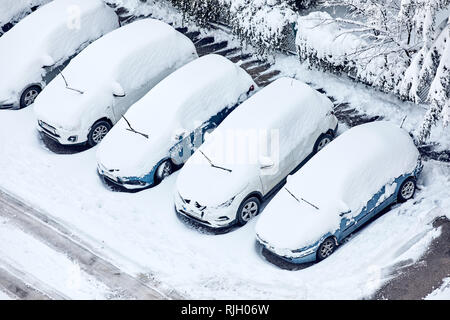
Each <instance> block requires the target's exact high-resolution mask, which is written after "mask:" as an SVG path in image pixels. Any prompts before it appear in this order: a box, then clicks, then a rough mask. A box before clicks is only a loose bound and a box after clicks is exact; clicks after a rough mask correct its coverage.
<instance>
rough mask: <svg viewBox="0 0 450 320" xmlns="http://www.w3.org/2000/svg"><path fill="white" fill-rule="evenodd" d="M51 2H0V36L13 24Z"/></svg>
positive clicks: (5, 0) (20, 0) (3, 0)
mask: <svg viewBox="0 0 450 320" xmlns="http://www.w3.org/2000/svg"><path fill="white" fill-rule="evenodd" d="M50 1H51V0H2V1H1V2H0V35H1V34H2V33H4V32H7V31H8V30H10V29H11V28H12V27H13V26H14V24H16V23H17V22H19V21H20V20H21V19H23V18H24V17H25V16H27V15H28V14H30V13H31V12H33V11H35V10H36V9H37V8H39V6H42V5H44V4H46V3H48V2H50Z"/></svg>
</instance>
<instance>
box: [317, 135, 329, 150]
mask: <svg viewBox="0 0 450 320" xmlns="http://www.w3.org/2000/svg"><path fill="white" fill-rule="evenodd" d="M330 141H331V140H330V139H329V138H324V139H322V140H320V142H319V145H318V146H317V151H320V150H322V149H323V148H324V147H325V146H326V145H327V144H329V143H330Z"/></svg>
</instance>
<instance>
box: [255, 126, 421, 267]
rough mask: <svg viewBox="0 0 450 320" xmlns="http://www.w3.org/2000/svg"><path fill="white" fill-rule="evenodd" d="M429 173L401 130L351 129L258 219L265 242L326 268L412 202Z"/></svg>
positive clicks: (294, 258) (287, 254)
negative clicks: (387, 214)
mask: <svg viewBox="0 0 450 320" xmlns="http://www.w3.org/2000/svg"><path fill="white" fill-rule="evenodd" d="M421 171H422V163H421V160H420V154H419V151H418V150H417V148H416V146H415V145H414V142H413V140H412V139H411V137H410V136H409V135H408V132H406V131H405V130H403V129H401V128H399V126H398V125H397V124H394V123H390V122H387V121H376V122H372V123H367V124H363V125H360V126H356V127H354V128H351V129H349V130H348V131H346V132H344V133H343V134H342V135H340V136H339V137H337V138H336V139H335V140H334V141H333V142H332V143H330V144H329V145H328V146H327V147H326V148H325V149H323V150H322V151H321V152H319V154H317V155H316V156H314V157H313V158H312V159H311V160H310V161H309V162H308V163H307V164H306V165H305V166H303V167H302V168H301V169H300V170H299V171H298V172H297V173H295V174H294V175H292V176H290V177H288V180H287V183H286V185H285V187H284V188H283V189H282V190H280V192H278V193H277V194H276V195H275V197H274V198H273V199H272V201H271V202H270V203H269V204H268V205H267V207H266V208H265V209H264V212H263V213H262V214H261V216H260V217H259V219H258V222H257V224H256V237H257V240H258V241H259V242H260V243H261V244H262V245H263V246H264V247H265V248H266V249H268V250H269V251H271V252H273V253H274V254H276V255H278V256H280V257H281V258H282V259H284V260H287V261H290V262H293V263H305V262H313V261H316V260H319V261H320V260H323V259H325V258H327V257H328V256H329V255H331V254H332V253H333V252H334V250H335V249H336V247H337V246H338V244H340V243H342V241H343V240H344V239H345V238H346V237H347V236H348V235H350V234H351V233H353V232H355V231H356V230H357V229H359V228H360V227H362V226H363V225H364V224H365V223H367V222H368V221H370V220H371V219H372V218H373V217H374V216H375V215H377V214H378V213H379V212H381V211H382V210H383V209H385V208H387V207H388V206H389V205H391V204H393V203H396V202H405V201H407V200H409V199H411V198H412V197H413V196H414V192H415V190H416V180H417V178H418V176H419V174H420V172H421ZM391 232H392V230H391V229H389V230H387V233H386V236H389V233H391Z"/></svg>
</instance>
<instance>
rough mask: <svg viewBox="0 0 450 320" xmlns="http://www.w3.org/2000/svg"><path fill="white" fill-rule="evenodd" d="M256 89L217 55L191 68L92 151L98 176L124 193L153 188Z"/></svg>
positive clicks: (168, 80)
mask: <svg viewBox="0 0 450 320" xmlns="http://www.w3.org/2000/svg"><path fill="white" fill-rule="evenodd" d="M255 89H256V84H255V83H254V82H253V80H252V78H251V77H250V75H249V74H247V73H246V72H245V71H244V70H243V69H242V68H240V67H239V66H237V65H236V64H234V63H233V62H231V61H230V60H228V59H226V58H224V57H222V56H220V55H216V54H210V55H206V56H203V57H201V58H199V59H197V60H194V61H192V62H190V63H189V64H187V65H185V66H183V67H182V68H180V69H178V70H177V71H175V72H174V73H172V74H171V75H169V76H168V77H167V78H165V79H164V80H163V81H161V82H160V83H159V84H158V85H156V86H155V87H154V88H153V89H152V90H150V92H149V93H148V94H147V95H145V96H144V97H143V98H142V99H141V100H139V101H138V102H136V103H135V104H134V105H133V106H132V107H131V108H130V109H129V110H128V111H127V113H126V114H125V115H124V117H123V119H122V120H120V121H119V122H118V123H117V125H116V126H114V128H113V129H112V130H111V131H110V132H109V133H108V135H107V136H106V137H105V139H104V140H103V141H102V143H101V144H100V145H99V148H98V151H97V162H98V173H99V174H100V176H101V177H103V179H104V181H105V182H107V183H108V182H109V184H111V183H112V184H114V185H118V186H120V187H124V188H126V189H142V188H146V187H150V186H153V185H155V184H158V183H159V182H161V180H163V179H164V178H165V177H167V176H168V175H169V174H171V173H172V171H174V169H176V168H178V167H180V166H181V165H182V164H183V163H184V162H185V161H186V160H187V159H188V158H189V157H190V156H191V154H192V153H193V151H194V149H195V148H197V147H198V146H200V145H201V144H202V142H203V138H204V134H205V132H210V131H212V130H213V129H214V128H215V127H217V126H218V125H219V124H220V123H221V122H222V120H223V119H225V117H227V116H228V115H229V114H230V112H232V111H233V110H234V109H235V108H236V106H237V105H238V104H239V103H240V102H242V101H243V100H245V99H247V98H248V97H249V96H250V95H251V94H252V92H253V91H254V90H255Z"/></svg>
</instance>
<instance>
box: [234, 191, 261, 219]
mask: <svg viewBox="0 0 450 320" xmlns="http://www.w3.org/2000/svg"><path fill="white" fill-rule="evenodd" d="M260 206H261V202H260V201H259V199H258V198H256V197H250V198H248V199H245V200H244V201H242V203H241V205H240V206H239V209H238V212H237V221H238V223H239V224H240V225H241V226H243V225H244V224H246V223H247V222H249V221H250V220H251V219H252V218H253V217H255V216H257V215H258V213H259V207H260Z"/></svg>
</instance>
